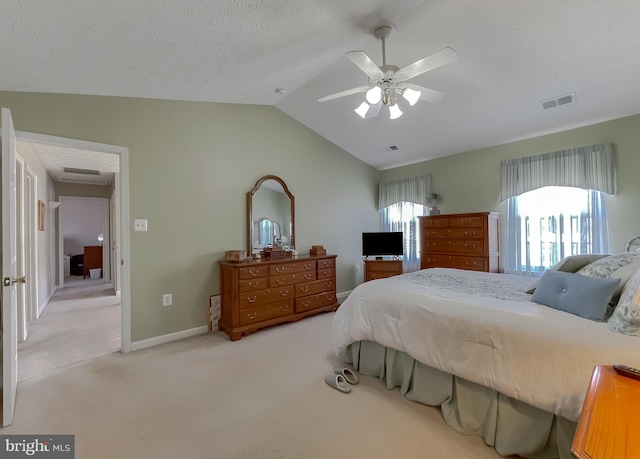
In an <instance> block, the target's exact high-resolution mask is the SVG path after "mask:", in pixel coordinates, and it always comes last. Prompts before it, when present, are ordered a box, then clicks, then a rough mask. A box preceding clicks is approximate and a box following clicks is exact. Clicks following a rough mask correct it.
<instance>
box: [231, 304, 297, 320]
mask: <svg viewBox="0 0 640 459" xmlns="http://www.w3.org/2000/svg"><path fill="white" fill-rule="evenodd" d="M293 312H294V311H293V300H289V301H285V302H282V303H275V304H267V305H263V306H255V307H252V308H249V309H242V310H240V311H239V315H240V317H239V318H238V319H239V323H240V325H249V324H252V323H258V322H262V321H264V320H268V319H274V318H276V317H282V316H287V315H289V314H293Z"/></svg>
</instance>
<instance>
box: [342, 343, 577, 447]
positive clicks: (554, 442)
mask: <svg viewBox="0 0 640 459" xmlns="http://www.w3.org/2000/svg"><path fill="white" fill-rule="evenodd" d="M342 357H343V359H344V360H345V361H347V362H348V363H351V364H353V367H354V369H355V370H356V371H358V372H359V373H361V374H363V375H368V376H376V377H378V378H379V379H380V380H381V381H384V382H385V383H386V386H387V389H393V388H395V387H399V388H400V392H401V393H402V395H404V396H405V397H406V398H407V399H409V400H412V401H415V402H419V403H423V404H425V405H429V406H439V407H440V409H441V412H442V416H443V418H444V420H445V421H446V423H447V424H448V425H449V426H451V427H452V428H453V429H455V430H456V431H458V432H460V433H462V434H465V435H479V436H481V437H482V438H483V439H484V441H485V443H486V444H487V445H490V446H493V447H494V448H495V450H496V451H497V452H498V454H500V455H501V456H510V455H519V456H521V457H523V458H531V459H551V458H560V459H570V458H571V457H572V456H571V452H570V448H571V441H572V439H573V435H574V432H575V429H576V425H577V424H576V423H575V422H572V421H570V420H567V419H565V418H563V417H561V416H556V415H554V414H553V413H548V412H546V411H543V410H540V409H539V408H535V407H532V406H531V405H528V404H526V403H524V402H520V401H518V400H515V399H513V398H510V397H507V396H506V395H504V394H501V393H499V392H497V391H495V390H493V389H490V388H487V387H485V386H481V385H479V384H476V383H472V382H469V381H467V380H464V379H462V378H458V377H456V376H453V375H451V374H449V373H445V372H442V371H440V370H437V369H434V368H431V367H428V366H426V365H424V364H422V363H420V362H418V361H416V360H415V359H413V358H412V357H410V356H409V355H408V354H406V353H404V352H400V351H396V350H394V349H390V348H386V347H384V346H383V345H381V344H379V343H376V342H374V341H359V342H356V343H352V344H351V345H349V347H348V349H347V352H346V353H345V354H344V355H343V356H342Z"/></svg>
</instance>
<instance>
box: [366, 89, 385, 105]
mask: <svg viewBox="0 0 640 459" xmlns="http://www.w3.org/2000/svg"><path fill="white" fill-rule="evenodd" d="M365 97H366V99H367V102H369V103H370V104H371V105H375V104H377V103H378V102H380V99H382V89H380V86H374V87H373V88H371V89H369V90H368V91H367V94H366V96H365Z"/></svg>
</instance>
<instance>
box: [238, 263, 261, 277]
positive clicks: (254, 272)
mask: <svg viewBox="0 0 640 459" xmlns="http://www.w3.org/2000/svg"><path fill="white" fill-rule="evenodd" d="M267 273H268V270H267V267H266V266H247V267H246V268H238V279H240V280H243V279H254V278H256V277H266V276H267Z"/></svg>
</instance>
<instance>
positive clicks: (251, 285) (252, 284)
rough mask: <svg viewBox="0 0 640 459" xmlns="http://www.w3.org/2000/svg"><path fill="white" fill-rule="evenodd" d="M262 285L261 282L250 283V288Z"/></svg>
mask: <svg viewBox="0 0 640 459" xmlns="http://www.w3.org/2000/svg"><path fill="white" fill-rule="evenodd" d="M258 285H260V282H249V287H257V286H258Z"/></svg>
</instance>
